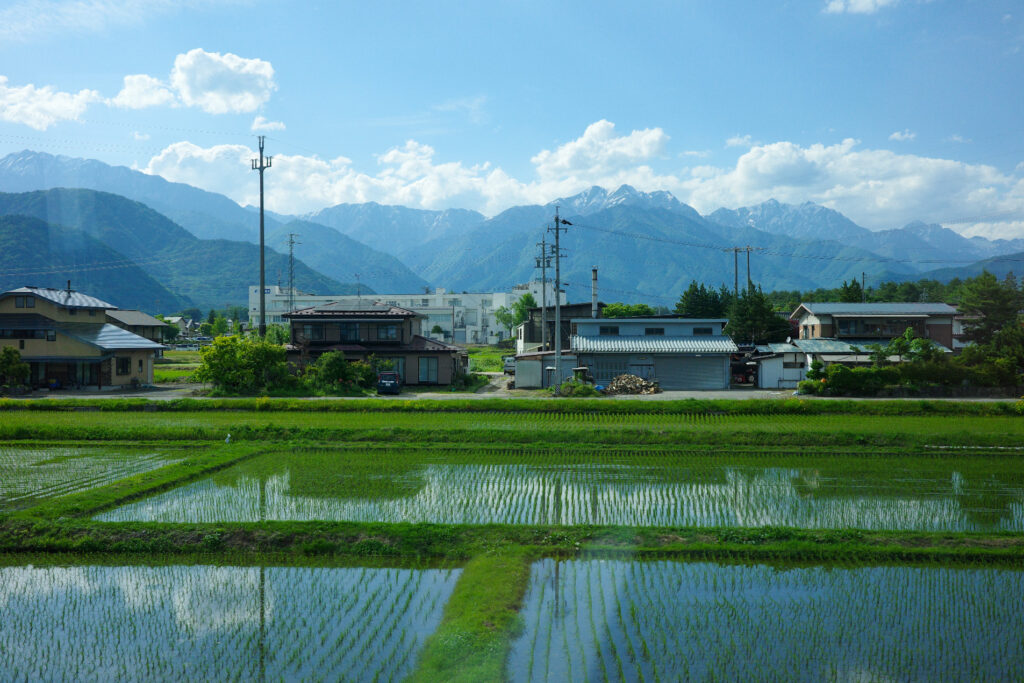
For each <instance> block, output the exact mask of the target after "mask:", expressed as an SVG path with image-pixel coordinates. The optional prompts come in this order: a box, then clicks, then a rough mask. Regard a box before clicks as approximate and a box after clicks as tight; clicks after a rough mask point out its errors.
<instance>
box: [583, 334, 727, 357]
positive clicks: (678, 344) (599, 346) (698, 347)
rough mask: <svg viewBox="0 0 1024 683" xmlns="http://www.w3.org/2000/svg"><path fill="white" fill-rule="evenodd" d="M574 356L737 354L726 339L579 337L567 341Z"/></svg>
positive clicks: (705, 337)
mask: <svg viewBox="0 0 1024 683" xmlns="http://www.w3.org/2000/svg"><path fill="white" fill-rule="evenodd" d="M570 347H571V348H572V350H573V351H575V352H577V353H736V352H738V351H739V349H738V348H736V344H735V343H733V341H732V339H730V338H729V337H726V336H724V335H723V336H699V337H648V336H638V337H611V336H608V337H580V336H574V337H573V338H572V339H571V340H570Z"/></svg>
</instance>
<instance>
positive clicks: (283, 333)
mask: <svg viewBox="0 0 1024 683" xmlns="http://www.w3.org/2000/svg"><path fill="white" fill-rule="evenodd" d="M266 339H267V341H268V342H269V343H271V344H280V345H284V344H287V343H288V342H289V341H291V337H290V335H289V334H288V328H287V327H286V326H284V325H281V324H279V323H273V324H270V325H267V337H266Z"/></svg>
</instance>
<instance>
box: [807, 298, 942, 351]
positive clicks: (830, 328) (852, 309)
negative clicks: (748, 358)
mask: <svg viewBox="0 0 1024 683" xmlns="http://www.w3.org/2000/svg"><path fill="white" fill-rule="evenodd" d="M956 313H957V310H956V307H955V306H950V305H949V304H943V303H802V304H800V305H799V306H797V308H796V310H795V311H793V313H792V314H791V315H790V316H789V318H790V320H794V321H796V323H797V325H798V328H799V330H800V336H799V338H800V339H836V340H839V341H845V342H847V343H849V344H853V345H855V346H865V345H867V344H883V345H884V344H887V343H889V341H890V340H892V339H893V338H894V337H899V336H900V335H902V334H903V333H904V332H905V331H906V330H907V328H910V329H912V330H913V331H914V336H916V337H920V338H922V339H931V340H932V341H933V342H935V343H936V344H938V345H940V346H942V347H944V348H947V349H951V348H952V347H953V318H954V317H955V316H956Z"/></svg>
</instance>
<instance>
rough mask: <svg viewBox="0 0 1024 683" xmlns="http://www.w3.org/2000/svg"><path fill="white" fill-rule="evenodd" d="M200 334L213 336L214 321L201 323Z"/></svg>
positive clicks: (201, 335)
mask: <svg viewBox="0 0 1024 683" xmlns="http://www.w3.org/2000/svg"><path fill="white" fill-rule="evenodd" d="M199 336H200V337H212V336H213V323H200V324H199Z"/></svg>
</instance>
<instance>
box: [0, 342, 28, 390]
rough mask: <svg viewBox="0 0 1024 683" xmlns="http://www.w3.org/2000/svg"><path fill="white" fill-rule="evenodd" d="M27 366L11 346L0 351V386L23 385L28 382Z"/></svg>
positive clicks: (16, 350)
mask: <svg viewBox="0 0 1024 683" xmlns="http://www.w3.org/2000/svg"><path fill="white" fill-rule="evenodd" d="M29 371H30V368H29V365H28V363H25V362H23V361H22V360H21V354H20V353H19V352H18V349H16V348H14V347H13V346H5V347H3V348H2V349H0V384H11V385H16V384H24V383H25V382H27V381H28V375H29Z"/></svg>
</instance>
